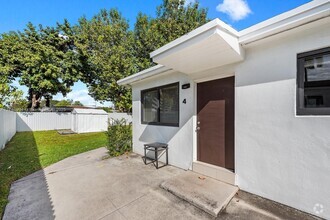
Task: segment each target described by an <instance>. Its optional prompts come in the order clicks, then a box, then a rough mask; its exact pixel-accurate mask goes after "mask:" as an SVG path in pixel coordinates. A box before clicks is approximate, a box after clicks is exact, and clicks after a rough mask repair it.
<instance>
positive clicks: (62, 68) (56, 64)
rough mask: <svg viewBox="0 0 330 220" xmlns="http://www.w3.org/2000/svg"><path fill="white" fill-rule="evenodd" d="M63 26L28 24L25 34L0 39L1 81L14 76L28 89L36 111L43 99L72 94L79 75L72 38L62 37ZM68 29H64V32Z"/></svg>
mask: <svg viewBox="0 0 330 220" xmlns="http://www.w3.org/2000/svg"><path fill="white" fill-rule="evenodd" d="M65 27H68V29H69V27H70V25H69V24H68V23H67V22H65V23H64V24H63V25H58V26H57V27H56V28H53V27H45V28H44V27H42V26H41V25H40V26H39V28H36V27H35V26H33V24H32V23H28V24H27V26H26V29H25V30H24V31H23V32H11V33H9V34H2V35H1V37H0V48H1V51H0V54H1V55H0V72H1V74H2V76H1V78H2V79H1V80H3V78H4V77H6V76H9V78H8V82H7V83H10V82H12V81H13V79H14V78H15V77H18V78H19V83H20V84H21V85H25V86H27V87H28V89H29V91H28V93H29V94H28V96H29V97H28V99H29V101H30V105H29V107H30V108H33V109H36V108H38V107H39V105H40V101H41V98H42V97H45V98H46V99H49V98H51V97H52V95H56V94H57V93H62V94H63V95H64V96H65V95H66V94H67V93H68V92H70V87H71V86H72V85H73V84H74V82H76V81H77V80H78V79H79V77H80V76H81V74H80V62H79V54H78V53H76V52H75V51H74V46H73V45H74V44H73V40H72V39H73V38H72V36H67V35H62V34H61V29H64V28H65ZM64 30H65V29H64Z"/></svg>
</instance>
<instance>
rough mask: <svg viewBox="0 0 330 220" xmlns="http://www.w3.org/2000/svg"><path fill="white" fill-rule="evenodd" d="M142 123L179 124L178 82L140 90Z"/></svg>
mask: <svg viewBox="0 0 330 220" xmlns="http://www.w3.org/2000/svg"><path fill="white" fill-rule="evenodd" d="M141 105H142V106H141V107H142V108H141V110H142V112H141V121H142V123H143V124H151V125H166V126H179V83H174V84H169V85H165V86H161V87H156V88H152V89H147V90H143V91H141Z"/></svg>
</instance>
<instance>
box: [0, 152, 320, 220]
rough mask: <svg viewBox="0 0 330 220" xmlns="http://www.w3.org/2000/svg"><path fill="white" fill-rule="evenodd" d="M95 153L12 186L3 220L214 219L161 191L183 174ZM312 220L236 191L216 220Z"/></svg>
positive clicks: (133, 159) (134, 158) (138, 160)
mask: <svg viewBox="0 0 330 220" xmlns="http://www.w3.org/2000/svg"><path fill="white" fill-rule="evenodd" d="M106 156H107V150H106V149H105V148H99V149H97V150H93V151H90V152H87V153H83V154H80V155H76V156H73V157H70V158H67V159H65V160H63V161H60V162H58V163H56V164H54V165H52V166H49V167H47V168H46V169H44V170H41V171H38V172H36V173H33V174H31V175H29V176H27V177H24V178H22V179H20V180H18V181H16V182H14V183H13V184H12V186H11V190H10V195H9V201H10V202H9V204H8V205H7V207H6V210H5V214H4V216H3V219H4V220H11V219H72V220H74V219H112V220H116V219H215V218H214V217H212V216H211V215H209V214H207V213H206V212H204V211H202V210H201V209H199V208H197V207H195V206H194V205H191V203H189V202H186V201H184V200H182V199H180V198H179V197H177V196H175V195H173V194H171V193H170V192H168V191H167V190H164V189H162V188H161V187H160V185H161V184H162V183H164V181H166V180H170V181H173V178H175V177H176V176H178V177H179V176H182V175H184V174H185V173H186V171H184V170H181V169H178V168H175V167H172V166H166V167H164V168H161V169H159V170H156V169H155V167H153V165H151V164H150V165H147V166H146V165H144V164H143V162H142V160H141V157H140V156H139V155H136V154H130V155H124V156H121V157H118V158H112V159H105V157H106ZM252 216H253V218H254V219H314V218H313V216H310V215H306V214H305V213H302V212H299V211H296V210H294V209H291V208H289V207H286V206H282V205H280V204H277V203H274V202H271V201H269V200H265V199H262V198H260V197H257V196H253V195H251V194H248V193H244V192H238V194H237V195H236V196H235V197H234V198H233V199H232V200H231V202H230V203H229V205H228V206H227V208H226V209H225V210H224V211H223V212H222V213H220V215H219V216H218V217H217V218H216V219H232V218H235V219H246V218H248V217H249V218H250V217H252Z"/></svg>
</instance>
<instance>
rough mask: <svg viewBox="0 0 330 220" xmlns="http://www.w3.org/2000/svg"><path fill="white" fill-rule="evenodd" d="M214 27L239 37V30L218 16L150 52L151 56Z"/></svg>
mask: <svg viewBox="0 0 330 220" xmlns="http://www.w3.org/2000/svg"><path fill="white" fill-rule="evenodd" d="M214 28H220V29H222V30H223V31H226V32H228V33H230V34H231V35H233V36H235V37H238V32H237V31H236V30H235V29H233V28H232V27H230V26H229V25H227V24H226V23H224V22H223V21H221V20H220V19H218V18H216V19H214V20H212V21H210V22H208V23H206V24H204V25H202V26H200V27H199V28H196V29H195V30H193V31H191V32H189V33H188V34H186V35H183V36H182V37H179V38H178V39H176V40H174V41H172V42H170V43H168V44H166V45H164V46H162V47H160V48H159V49H157V50H155V51H153V52H151V53H150V57H151V58H153V57H155V56H158V55H160V54H162V53H164V52H166V51H168V50H170V49H173V48H174V47H176V46H179V45H181V44H182V43H184V42H187V41H189V40H190V39H192V38H195V37H197V36H200V35H203V33H206V32H208V31H209V30H211V29H214Z"/></svg>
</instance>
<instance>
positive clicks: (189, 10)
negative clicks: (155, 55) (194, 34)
mask: <svg viewBox="0 0 330 220" xmlns="http://www.w3.org/2000/svg"><path fill="white" fill-rule="evenodd" d="M156 14H157V16H156V18H150V17H148V16H147V15H145V14H142V13H139V15H138V16H137V19H136V23H135V28H134V51H135V57H136V58H137V60H138V68H139V70H143V69H145V68H148V67H150V66H152V65H153V63H152V61H151V60H150V58H149V54H150V53H151V52H152V51H154V50H156V49H158V48H159V47H162V46H164V45H165V44H167V43H169V42H171V41H173V40H175V39H177V38H179V37H181V36H183V35H184V34H186V33H188V32H190V31H192V30H194V29H196V28H197V27H199V26H201V25H203V24H205V23H207V22H208V21H209V19H208V18H207V9H205V8H201V7H200V6H199V3H198V2H195V3H193V4H188V5H187V6H185V1H182V0H164V1H163V3H162V4H161V5H160V6H158V7H157V13H156Z"/></svg>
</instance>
